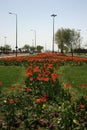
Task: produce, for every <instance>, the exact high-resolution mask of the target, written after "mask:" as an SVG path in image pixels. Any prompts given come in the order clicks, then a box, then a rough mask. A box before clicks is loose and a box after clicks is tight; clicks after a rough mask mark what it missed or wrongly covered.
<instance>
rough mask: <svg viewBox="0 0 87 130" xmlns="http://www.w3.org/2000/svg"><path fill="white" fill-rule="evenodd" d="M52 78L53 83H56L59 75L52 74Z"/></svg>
mask: <svg viewBox="0 0 87 130" xmlns="http://www.w3.org/2000/svg"><path fill="white" fill-rule="evenodd" d="M51 77H52V79H53V81H54V82H55V81H56V79H57V77H58V74H51Z"/></svg>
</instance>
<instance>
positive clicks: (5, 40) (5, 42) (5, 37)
mask: <svg viewBox="0 0 87 130" xmlns="http://www.w3.org/2000/svg"><path fill="white" fill-rule="evenodd" d="M6 38H7V37H6V36H5V37H4V39H5V45H6Z"/></svg>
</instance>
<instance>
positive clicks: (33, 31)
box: [31, 29, 36, 47]
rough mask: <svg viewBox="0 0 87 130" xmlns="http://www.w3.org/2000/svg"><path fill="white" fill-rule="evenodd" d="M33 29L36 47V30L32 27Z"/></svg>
mask: <svg viewBox="0 0 87 130" xmlns="http://www.w3.org/2000/svg"><path fill="white" fill-rule="evenodd" d="M31 31H33V32H34V33H35V47H36V30H34V29H31Z"/></svg>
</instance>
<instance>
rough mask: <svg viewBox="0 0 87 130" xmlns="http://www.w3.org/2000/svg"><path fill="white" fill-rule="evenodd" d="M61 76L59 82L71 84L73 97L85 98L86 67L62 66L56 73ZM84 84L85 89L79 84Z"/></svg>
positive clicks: (86, 90)
mask: <svg viewBox="0 0 87 130" xmlns="http://www.w3.org/2000/svg"><path fill="white" fill-rule="evenodd" d="M58 72H60V73H62V74H63V76H62V77H61V78H60V82H61V83H62V84H63V85H64V84H65V83H69V84H71V90H70V91H71V93H72V95H73V96H74V97H76V98H77V97H79V96H82V95H83V96H87V65H82V66H70V65H68V66H62V67H60V70H59V71H58ZM83 83H85V84H86V88H84V89H83V88H82V87H81V84H83Z"/></svg>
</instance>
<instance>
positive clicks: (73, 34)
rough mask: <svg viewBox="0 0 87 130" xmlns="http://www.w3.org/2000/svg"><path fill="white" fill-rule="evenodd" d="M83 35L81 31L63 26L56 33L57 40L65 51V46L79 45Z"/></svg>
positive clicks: (59, 46)
mask: <svg viewBox="0 0 87 130" xmlns="http://www.w3.org/2000/svg"><path fill="white" fill-rule="evenodd" d="M80 40H81V37H80V32H78V31H76V30H75V29H69V28H65V29H64V28H61V29H58V31H57V32H56V34H55V41H56V44H57V45H58V48H59V49H61V52H62V53H63V50H64V48H68V49H72V47H73V48H76V47H78V44H79V43H80Z"/></svg>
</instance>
